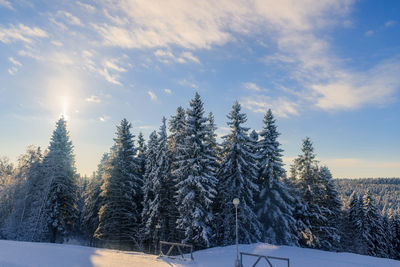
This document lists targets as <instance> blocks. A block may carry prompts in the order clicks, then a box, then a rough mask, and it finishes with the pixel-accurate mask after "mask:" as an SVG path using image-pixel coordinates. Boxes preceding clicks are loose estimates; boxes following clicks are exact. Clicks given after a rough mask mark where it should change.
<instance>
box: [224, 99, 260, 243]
mask: <svg viewBox="0 0 400 267" xmlns="http://www.w3.org/2000/svg"><path fill="white" fill-rule="evenodd" d="M227 117H228V119H229V121H228V125H229V127H230V128H231V132H230V133H229V134H228V135H227V136H224V137H223V139H224V142H223V143H222V163H221V166H220V169H219V171H218V180H219V181H218V182H219V183H218V194H220V195H221V198H220V203H219V205H220V207H221V214H219V216H221V217H220V219H219V220H218V221H220V222H222V225H221V226H220V228H221V230H222V231H223V232H222V233H220V234H219V235H221V237H220V238H221V239H222V241H221V243H222V244H223V245H227V244H232V243H233V241H234V238H233V237H234V236H235V208H234V206H233V204H232V200H233V199H234V198H239V200H240V204H239V206H238V223H239V242H241V243H251V242H256V241H259V240H260V239H261V233H262V227H261V224H260V222H259V221H258V218H257V216H256V214H255V203H254V195H255V194H257V193H258V191H259V189H258V186H257V184H256V181H257V162H256V159H255V155H254V154H253V153H252V152H251V149H250V147H249V136H248V134H247V132H248V128H245V127H244V126H243V124H244V123H245V122H246V121H247V118H246V114H244V113H241V106H240V104H239V103H238V102H235V103H234V105H233V106H232V111H231V112H230V113H229V115H228V116H227Z"/></svg>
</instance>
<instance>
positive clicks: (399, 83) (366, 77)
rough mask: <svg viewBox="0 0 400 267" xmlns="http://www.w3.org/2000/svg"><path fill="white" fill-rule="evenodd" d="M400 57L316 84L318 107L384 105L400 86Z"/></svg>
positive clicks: (313, 88)
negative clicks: (366, 69)
mask: <svg viewBox="0 0 400 267" xmlns="http://www.w3.org/2000/svg"><path fill="white" fill-rule="evenodd" d="M399 73H400V58H399V57H397V58H396V57H395V58H394V59H392V60H389V61H384V62H382V63H380V64H378V65H377V66H375V67H373V68H371V69H370V70H368V71H366V72H352V71H347V72H345V73H338V74H337V75H335V76H333V77H332V78H331V79H330V80H329V81H328V82H326V83H323V84H314V85H313V86H312V90H313V91H314V92H316V93H317V96H316V97H315V100H316V106H318V107H320V108H322V109H325V110H338V109H356V108H360V107H362V106H363V105H366V104H379V105H382V104H385V103H388V102H391V101H392V100H393V94H394V92H395V91H396V90H397V89H398V88H400V76H399V75H398V74H399Z"/></svg>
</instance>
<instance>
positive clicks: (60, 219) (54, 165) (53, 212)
mask: <svg viewBox="0 0 400 267" xmlns="http://www.w3.org/2000/svg"><path fill="white" fill-rule="evenodd" d="M43 165H44V172H45V176H46V177H47V179H49V188H48V190H47V193H48V194H47V203H46V209H45V214H44V216H45V217H46V219H47V223H48V230H49V232H48V235H49V236H48V237H49V241H50V242H57V243H58V242H63V241H64V240H66V239H68V238H69V237H70V236H71V235H72V234H74V232H73V231H74V230H75V227H76V223H77V220H78V210H77V184H76V176H77V174H76V169H75V160H74V155H73V146H72V142H71V141H70V138H69V132H68V130H67V121H66V120H65V119H64V117H61V118H60V119H59V120H58V121H57V123H56V129H55V130H54V132H53V135H52V137H51V141H50V145H49V152H48V154H47V155H46V157H45V158H44V160H43Z"/></svg>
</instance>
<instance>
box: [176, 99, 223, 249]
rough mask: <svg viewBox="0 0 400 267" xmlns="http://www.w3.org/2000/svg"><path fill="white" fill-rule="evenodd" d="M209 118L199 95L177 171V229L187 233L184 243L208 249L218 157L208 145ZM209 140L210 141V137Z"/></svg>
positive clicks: (192, 107) (192, 105) (191, 111)
mask: <svg viewBox="0 0 400 267" xmlns="http://www.w3.org/2000/svg"><path fill="white" fill-rule="evenodd" d="M206 122H207V118H205V117H204V108H203V102H202V101H201V99H200V95H199V94H198V93H196V94H195V96H194V98H193V99H192V100H191V101H190V108H189V109H188V110H187V120H186V128H185V139H184V144H183V146H184V149H183V153H184V154H183V155H182V157H181V158H180V159H179V161H178V168H177V169H176V170H175V171H174V175H176V177H177V179H178V183H177V196H176V200H177V208H178V219H177V227H178V228H180V229H182V230H183V231H184V241H185V242H189V243H193V244H194V245H195V246H196V247H209V246H210V237H211V234H212V233H211V227H210V224H211V221H212V219H213V215H212V210H211V208H212V203H213V201H214V198H215V195H216V184H217V179H216V177H215V169H214V167H213V164H215V162H216V158H215V155H213V154H212V151H211V150H210V149H209V146H208V144H207V135H208V133H209V132H210V131H209V129H208V127H207V124H206ZM208 140H210V139H209V138H208Z"/></svg>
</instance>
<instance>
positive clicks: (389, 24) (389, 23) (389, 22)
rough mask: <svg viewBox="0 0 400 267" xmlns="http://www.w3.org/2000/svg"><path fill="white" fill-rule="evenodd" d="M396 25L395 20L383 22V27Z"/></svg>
mask: <svg viewBox="0 0 400 267" xmlns="http://www.w3.org/2000/svg"><path fill="white" fill-rule="evenodd" d="M396 23H397V21H395V20H388V21H386V22H385V27H391V26H394V25H396Z"/></svg>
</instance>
